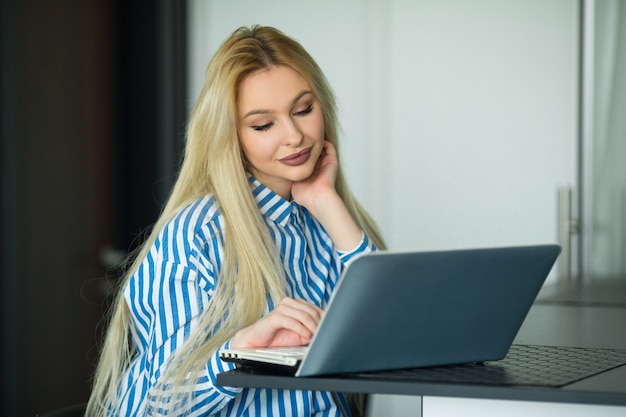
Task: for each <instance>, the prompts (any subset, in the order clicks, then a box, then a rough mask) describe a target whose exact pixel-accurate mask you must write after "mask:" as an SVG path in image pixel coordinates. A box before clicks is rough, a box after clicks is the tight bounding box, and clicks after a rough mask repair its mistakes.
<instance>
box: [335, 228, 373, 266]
mask: <svg viewBox="0 0 626 417" xmlns="http://www.w3.org/2000/svg"><path fill="white" fill-rule="evenodd" d="M375 250H376V246H375V245H374V243H373V242H372V241H371V240H370V238H369V237H368V236H367V235H366V234H365V232H361V241H360V242H359V244H358V245H357V246H356V247H355V248H354V249H352V250H350V251H341V250H337V253H338V254H339V259H340V260H341V262H342V263H343V264H344V266H348V265H349V264H351V263H352V262H353V261H354V260H355V259H356V258H358V257H359V256H361V255H364V254H366V253H370V252H373V251H375Z"/></svg>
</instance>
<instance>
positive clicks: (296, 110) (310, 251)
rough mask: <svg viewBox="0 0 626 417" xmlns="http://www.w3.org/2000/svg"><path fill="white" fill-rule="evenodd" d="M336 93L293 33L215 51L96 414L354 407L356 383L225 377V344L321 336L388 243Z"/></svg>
mask: <svg viewBox="0 0 626 417" xmlns="http://www.w3.org/2000/svg"><path fill="white" fill-rule="evenodd" d="M337 140H338V139H337V122H336V110H335V102H334V99H333V96H332V92H331V90H330V88H329V86H328V84H327V82H326V80H325V78H324V75H323V74H322V71H321V70H320V68H319V67H318V66H317V64H316V63H315V62H314V60H313V59H312V58H311V57H310V56H309V54H308V53H307V52H306V51H305V50H304V49H303V48H302V46H301V45H300V44H298V43H297V42H296V41H294V40H293V39H291V38H289V37H287V36H285V35H284V34H282V33H281V32H279V31H278V30H276V29H273V28H269V27H253V28H250V29H248V28H240V29H238V30H237V31H235V32H234V33H233V35H232V36H231V37H230V38H228V39H227V40H226V41H225V42H224V44H223V45H222V46H221V47H220V49H219V50H218V51H217V53H216V54H215V56H214V57H213V59H212V60H211V62H210V64H209V66H208V69H207V72H206V76H205V82H204V86H203V88H202V91H201V93H200V96H199V99H198V101H197V103H196V105H195V108H194V110H193V113H192V115H191V119H190V123H189V128H188V134H187V145H186V152H185V158H184V162H183V164H182V167H181V171H180V174H179V177H178V180H177V182H176V184H175V186H174V189H173V191H172V195H171V196H170V199H169V201H168V203H167V205H166V207H165V208H164V211H163V213H162V215H161V217H160V219H159V220H158V222H157V223H156V225H155V226H154V228H153V231H152V233H151V235H150V236H149V238H148V239H147V241H146V242H145V244H144V246H143V248H142V250H141V252H140V253H139V254H138V256H137V258H136V260H135V262H134V263H133V264H132V266H131V267H130V268H129V271H128V273H127V276H126V278H125V280H124V282H123V283H122V288H121V290H120V293H119V295H118V297H117V301H116V303H115V305H114V308H113V314H112V317H111V321H110V324H109V328H108V333H107V336H106V340H105V344H104V348H103V352H102V354H101V358H100V362H99V364H98V369H97V372H96V376H95V382H94V388H93V392H92V396H91V398H90V401H89V404H88V412H87V415H89V416H109V415H115V416H118V415H119V416H137V415H189V416H205V415H219V416H243V415H246V416H248V415H250V416H252V415H263V416H272V415H276V416H278V415H281V416H283V415H284V416H309V415H310V416H313V415H315V416H339V415H341V414H340V410H341V408H343V407H344V406H345V400H344V398H343V396H339V397H337V396H335V397H333V396H332V395H331V394H330V393H327V392H307V391H287V390H270V389H241V388H232V387H222V386H218V385H216V384H215V379H216V375H217V374H218V373H220V372H224V371H228V370H230V369H233V368H234V366H233V365H232V364H229V363H225V362H222V361H221V360H220V358H219V356H218V354H217V351H218V350H219V349H220V348H221V347H226V346H230V347H264V346H296V345H303V344H307V343H308V342H309V341H310V340H311V337H312V335H313V333H314V332H315V330H316V328H317V324H318V323H319V320H320V319H321V317H322V315H323V308H324V307H325V305H326V304H327V302H328V301H329V298H330V296H331V294H332V291H333V289H334V288H335V285H336V283H337V280H338V279H339V276H340V274H341V271H342V270H343V268H345V267H346V265H348V264H349V263H350V261H351V260H353V259H354V258H355V257H356V256H358V255H360V254H363V253H366V252H369V251H372V250H374V249H375V248H377V247H378V248H382V247H383V245H384V243H383V241H382V238H381V237H380V234H379V232H378V231H377V229H376V226H375V225H374V223H373V222H372V220H371V219H370V217H369V216H368V215H367V214H366V213H365V212H364V210H363V209H362V208H361V207H360V206H359V204H358V203H357V202H356V201H355V199H354V197H353V196H352V194H351V193H350V192H349V190H348V188H347V186H346V182H345V179H344V177H343V174H342V171H341V169H340V165H339V157H338V154H337V149H338V146H337Z"/></svg>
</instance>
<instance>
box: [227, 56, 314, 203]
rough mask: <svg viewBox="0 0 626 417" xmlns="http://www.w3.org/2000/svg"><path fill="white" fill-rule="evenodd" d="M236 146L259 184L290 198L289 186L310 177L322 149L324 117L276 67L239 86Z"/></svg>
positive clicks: (305, 89)
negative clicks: (240, 150) (239, 145)
mask: <svg viewBox="0 0 626 417" xmlns="http://www.w3.org/2000/svg"><path fill="white" fill-rule="evenodd" d="M237 111H238V115H239V141H240V143H241V146H242V148H243V151H244V154H245V156H246V158H247V160H248V162H249V164H250V166H249V170H250V173H251V174H252V175H254V176H255V177H256V178H257V179H258V180H259V181H261V182H262V183H263V184H265V185H266V186H267V187H269V188H270V189H271V190H272V191H274V192H275V193H277V194H279V195H280V196H282V197H283V198H285V199H287V200H289V199H291V184H292V183H294V182H297V181H302V180H304V179H306V178H308V177H310V176H311V174H312V173H313V170H314V169H315V164H316V163H317V160H318V158H319V156H320V153H321V151H322V145H323V144H324V118H323V115H322V109H321V108H320V105H319V102H318V101H317V99H316V97H315V96H314V95H313V92H312V90H311V87H310V86H309V84H308V83H307V82H306V81H305V80H304V78H302V77H301V76H300V74H298V73H297V72H296V71H294V70H292V69H291V68H288V67H285V66H280V65H279V66H274V67H272V68H271V69H269V70H261V71H257V72H254V73H252V74H250V75H248V76H247V77H246V78H244V80H243V81H242V82H241V84H240V85H239V98H238V103H237Z"/></svg>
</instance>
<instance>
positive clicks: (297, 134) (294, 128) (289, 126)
mask: <svg viewBox="0 0 626 417" xmlns="http://www.w3.org/2000/svg"><path fill="white" fill-rule="evenodd" d="M284 126H285V129H284V132H283V144H284V145H286V146H298V145H300V144H301V143H302V140H303V139H304V134H303V133H302V130H301V129H300V127H299V126H298V124H297V123H296V122H295V121H294V120H293V119H292V118H288V119H287V120H286V121H285V123H284Z"/></svg>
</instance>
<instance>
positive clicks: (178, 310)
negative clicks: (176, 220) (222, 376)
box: [122, 256, 241, 416]
mask: <svg viewBox="0 0 626 417" xmlns="http://www.w3.org/2000/svg"><path fill="white" fill-rule="evenodd" d="M206 271H207V270H205V271H203V272H206ZM208 271H210V269H208ZM214 282H215V277H206V276H199V274H198V272H197V271H196V270H195V269H191V268H189V267H187V266H183V265H181V264H179V263H175V262H170V261H164V260H160V259H157V260H153V259H152V258H150V256H149V257H148V258H146V260H145V261H144V263H143V264H142V266H141V267H140V268H139V270H138V271H137V273H136V274H135V275H134V276H133V277H132V278H131V279H130V281H129V283H128V285H127V287H126V289H125V297H126V302H127V303H128V306H129V308H130V312H131V316H132V320H133V326H132V334H133V341H134V343H135V347H136V350H137V354H136V356H135V357H134V359H133V361H132V362H131V369H130V370H129V372H128V373H127V376H128V380H127V381H126V382H125V384H124V385H125V387H126V390H128V392H126V393H124V394H123V397H124V398H125V399H126V401H127V402H129V403H128V404H123V405H122V408H123V409H126V410H127V411H128V413H127V415H137V413H133V411H139V410H141V408H144V407H145V409H144V411H147V410H146V409H152V410H159V409H161V408H162V407H163V406H164V405H163V404H158V401H159V400H158V399H159V397H161V398H162V397H163V396H164V397H165V398H167V395H168V394H167V392H157V391H156V389H157V387H158V386H159V385H158V383H159V382H160V378H161V377H162V374H164V373H165V371H166V369H165V367H166V364H167V362H168V360H169V359H170V358H171V356H172V355H173V354H174V352H175V351H176V349H177V348H179V347H180V346H181V345H182V344H183V343H184V342H185V341H186V340H187V339H188V337H189V335H190V334H191V332H193V331H194V330H195V329H196V327H197V321H198V316H199V315H200V314H201V313H202V311H203V310H204V309H205V307H206V303H207V302H208V301H209V299H210V296H211V294H212V288H210V291H207V285H211V284H214ZM227 344H228V342H227ZM227 344H226V345H227ZM218 351H219V349H218ZM218 351H216V352H215V353H214V354H213V355H212V356H211V358H209V360H208V362H207V364H206V367H205V368H204V370H203V371H202V372H201V373H200V374H197V375H196V377H195V378H194V381H193V383H192V384H193V385H191V387H190V389H191V398H192V401H193V404H194V405H193V407H192V410H191V413H190V414H189V415H190V416H196V415H198V416H200V415H207V414H213V413H215V412H217V411H219V410H220V409H221V408H223V407H224V406H225V405H226V404H227V403H228V402H229V401H230V400H232V399H233V398H234V397H235V396H237V395H238V394H239V392H240V391H241V389H238V388H229V387H221V386H218V385H217V384H216V379H217V374H219V373H221V372H226V371H228V370H231V369H234V365H233V364H230V363H227V362H224V361H222V360H221V359H220V358H219V354H218ZM131 391H132V392H131ZM133 404H134V406H133Z"/></svg>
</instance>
